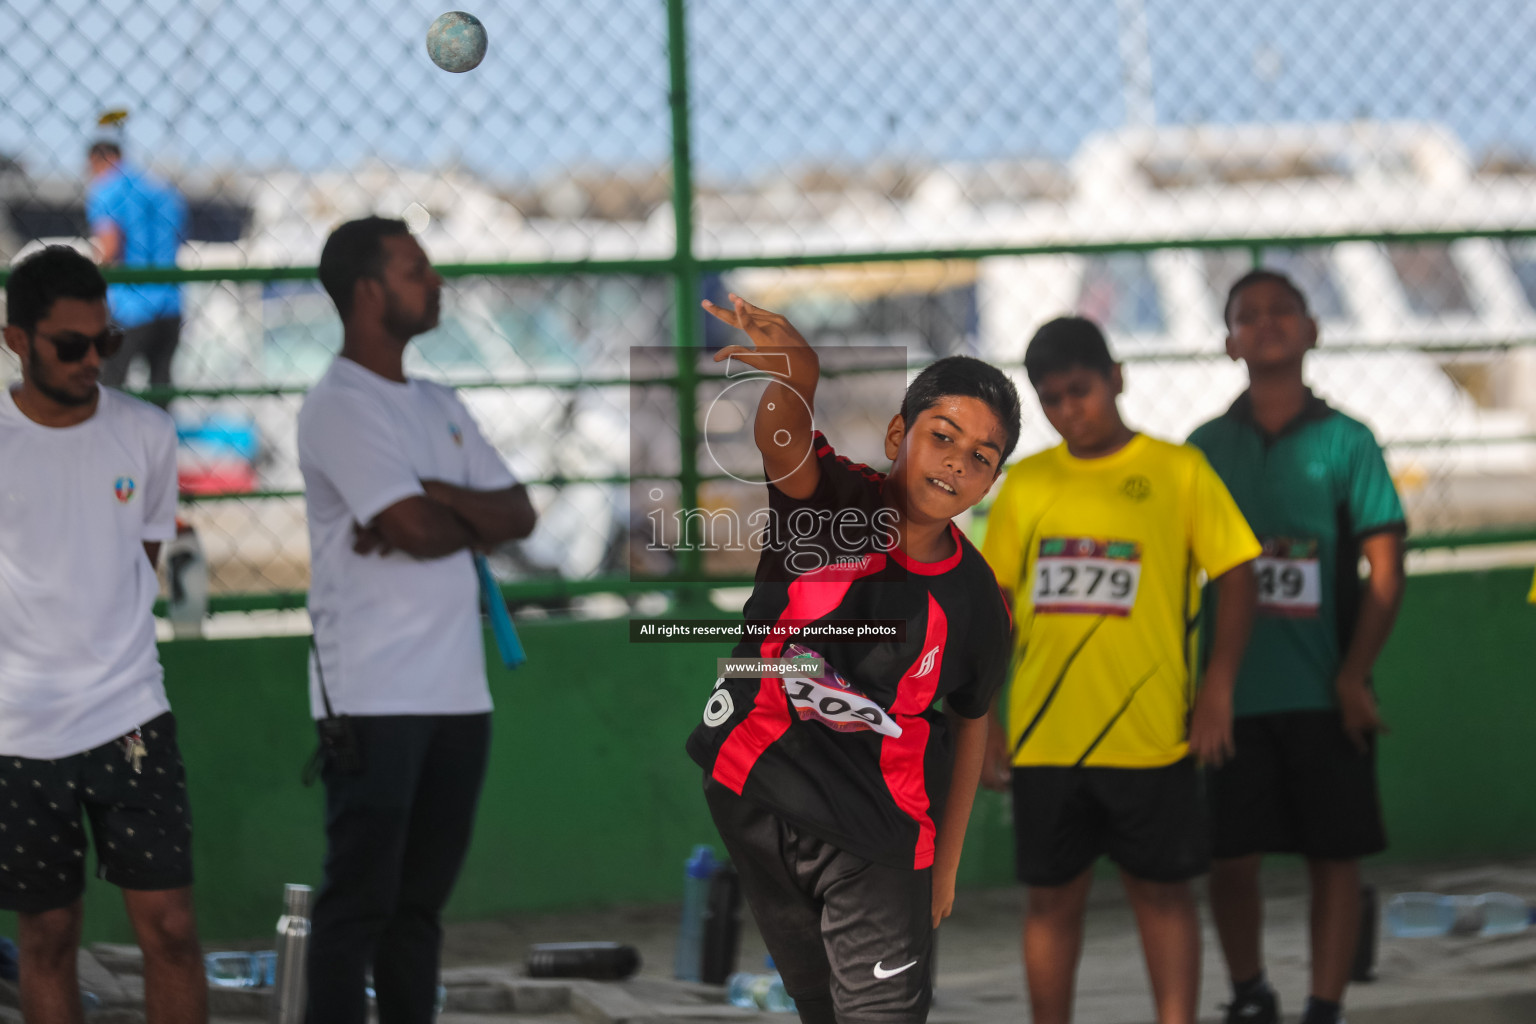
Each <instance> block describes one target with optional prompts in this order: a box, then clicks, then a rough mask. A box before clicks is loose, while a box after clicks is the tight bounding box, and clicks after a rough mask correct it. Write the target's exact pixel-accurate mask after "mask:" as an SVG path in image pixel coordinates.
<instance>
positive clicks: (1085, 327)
mask: <svg viewBox="0 0 1536 1024" xmlns="http://www.w3.org/2000/svg"><path fill="white" fill-rule="evenodd" d="M1079 366H1081V367H1084V368H1085V369H1089V370H1092V371H1093V372H1095V373H1101V374H1104V375H1105V376H1108V375H1109V373H1110V371H1111V370H1113V369H1114V368H1115V357H1114V356H1112V355H1110V354H1109V342H1108V341H1106V340H1104V332H1103V331H1101V330H1099V325H1098V324H1096V323H1094V322H1093V321H1092V320H1089V319H1088V318H1087V317H1083V316H1061V317H1057V318H1056V319H1055V320H1052V321H1051V322H1050V323H1047V324H1044V325H1043V326H1042V327H1041V328H1040V329H1039V330H1038V331H1036V332H1035V336H1034V337H1033V338H1031V339H1030V340H1029V347H1028V348H1026V349H1025V350H1024V373H1025V374H1026V375H1027V376H1028V377H1029V382H1030V383H1031V384H1033V385H1034V386H1035V387H1039V386H1040V381H1041V380H1043V379H1044V378H1045V377H1046V376H1047V375H1049V374H1052V373H1061V372H1063V371H1065V370H1071V369H1075V368H1076V367H1079Z"/></svg>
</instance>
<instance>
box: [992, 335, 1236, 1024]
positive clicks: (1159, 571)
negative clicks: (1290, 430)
mask: <svg viewBox="0 0 1536 1024" xmlns="http://www.w3.org/2000/svg"><path fill="white" fill-rule="evenodd" d="M1024 369H1025V372H1026V373H1027V374H1028V375H1029V380H1030V383H1031V384H1033V385H1034V388H1035V391H1036V393H1037V394H1038V395H1039V398H1040V407H1041V408H1042V409H1043V410H1044V412H1045V415H1046V418H1047V419H1048V420H1049V421H1050V423H1051V426H1052V427H1054V428H1055V429H1056V431H1057V432H1058V433H1059V434H1061V436H1062V443H1061V444H1059V445H1057V446H1056V447H1055V448H1051V449H1048V450H1046V451H1043V452H1040V453H1039V454H1037V455H1033V456H1031V457H1029V458H1027V459H1024V460H1023V461H1021V462H1020V463H1019V464H1018V465H1016V466H1014V467H1013V468H1012V469H1011V470H1009V471H1008V476H1007V479H1006V480H1004V481H1003V486H1002V487H1001V489H1000V490H999V491H998V496H997V503H996V505H995V506H994V507H993V509H992V514H991V521H990V522H989V523H988V526H987V535H986V542H985V544H984V545H983V550H984V551H985V553H986V556H987V560H988V561H989V562H991V564H992V568H993V570H994V571H995V572H996V573H997V577H998V580H999V581H1000V582H1001V583H1002V586H1003V589H1004V590H1005V591H1007V592H1008V593H1010V594H1012V595H1013V602H1014V618H1015V620H1016V621H1017V623H1018V626H1017V637H1018V640H1017V654H1016V656H1015V664H1016V668H1015V670H1014V676H1013V684H1012V688H1011V695H1010V697H1009V701H1008V713H1007V730H1006V732H1005V731H1004V730H1003V728H1002V726H1001V725H1000V724H999V725H997V727H996V728H995V729H994V730H993V732H992V736H991V739H990V741H989V744H988V759H987V760H988V766H987V771H988V775H989V778H988V779H987V780H986V781H987V782H988V784H989V785H992V786H995V787H996V788H999V789H1001V788H1005V787H1006V786H1008V785H1009V784H1010V782H1011V785H1012V791H1013V820H1014V829H1015V832H1016V839H1015V843H1016V857H1017V870H1018V876H1019V880H1020V881H1021V882H1023V883H1024V884H1025V885H1026V886H1028V887H1029V902H1028V908H1027V910H1026V912H1025V917H1024V937H1023V945H1024V973H1025V977H1026V979H1027V981H1028V985H1029V1000H1030V1007H1031V1009H1032V1011H1033V1017H1032V1019H1033V1021H1034V1022H1035V1024H1065V1022H1066V1021H1068V1020H1070V1019H1071V1016H1072V994H1073V985H1074V979H1075V976H1076V973H1077V962H1078V957H1079V954H1080V952H1081V949H1082V938H1083V914H1084V910H1085V907H1086V902H1087V899H1088V890H1089V887H1090V885H1091V883H1092V878H1093V876H1092V868H1093V864H1094V862H1095V861H1097V860H1098V859H1099V857H1100V856H1102V855H1104V854H1108V855H1109V857H1110V859H1111V860H1113V861H1114V862H1115V864H1116V865H1117V866H1118V867H1119V868H1120V875H1121V878H1122V879H1123V880H1124V883H1125V889H1126V894H1127V896H1128V897H1129V898H1130V903H1131V907H1132V909H1133V910H1134V911H1135V914H1136V923H1137V926H1138V927H1139V929H1140V931H1141V940H1142V947H1143V949H1144V950H1145V953H1146V961H1147V971H1148V974H1149V975H1150V976H1151V981H1152V995H1153V999H1154V1002H1155V1003H1156V1006H1157V1019H1158V1021H1159V1022H1160V1024H1194V1020H1195V1009H1196V1002H1197V999H1198V993H1199V985H1200V925H1199V920H1198V918H1197V916H1196V912H1195V901H1194V896H1193V894H1192V892H1191V890H1190V886H1189V880H1190V879H1192V878H1194V877H1195V876H1196V875H1200V874H1203V873H1204V872H1205V870H1206V867H1207V862H1208V856H1209V846H1208V844H1209V835H1208V831H1207V827H1206V807H1205V797H1204V794H1203V792H1202V790H1201V783H1200V776H1199V773H1198V771H1197V768H1196V762H1197V761H1201V762H1205V763H1218V762H1220V761H1221V760H1223V759H1224V758H1226V757H1228V756H1230V754H1231V751H1232V688H1233V684H1234V681H1235V678H1236V674H1237V666H1238V663H1239V660H1240V659H1241V657H1242V651H1243V644H1244V643H1245V642H1246V640H1247V638H1248V628H1249V624H1250V622H1251V619H1252V615H1253V603H1254V578H1253V567H1252V561H1253V559H1254V558H1255V557H1257V555H1258V554H1259V545H1258V542H1257V541H1256V540H1255V539H1254V536H1253V532H1252V531H1251V530H1249V529H1248V524H1247V523H1246V522H1244V520H1243V517H1242V515H1241V513H1239V512H1238V510H1237V506H1236V505H1234V504H1233V502H1232V498H1231V496H1230V495H1228V493H1227V489H1226V488H1225V487H1224V486H1222V483H1221V481H1220V479H1218V478H1217V476H1216V474H1215V473H1214V472H1212V470H1211V467H1210V466H1209V465H1208V464H1207V463H1206V461H1205V458H1204V457H1203V456H1202V455H1201V454H1200V453H1199V452H1198V451H1196V450H1195V449H1193V448H1189V447H1186V446H1183V445H1176V444H1169V443H1167V442H1165V441H1158V440H1154V439H1153V438H1150V437H1147V436H1145V435H1142V434H1138V433H1137V432H1135V431H1134V430H1132V429H1131V428H1130V427H1128V426H1126V424H1125V421H1124V420H1122V419H1121V418H1120V411H1119V408H1118V407H1117V404H1116V399H1117V397H1118V396H1119V394H1120V391H1121V388H1122V379H1121V372H1120V367H1119V365H1118V364H1117V363H1115V361H1114V360H1113V358H1112V357H1111V356H1110V353H1109V346H1108V345H1107V344H1106V343H1105V340H1104V335H1103V334H1102V333H1101V332H1100V331H1099V329H1098V327H1097V326H1095V325H1094V324H1093V323H1092V322H1091V321H1089V320H1084V319H1081V318H1077V317H1069V318H1063V319H1059V320H1053V321H1051V322H1050V323H1048V324H1046V325H1045V326H1044V327H1042V328H1040V330H1039V331H1038V332H1037V333H1036V334H1035V337H1034V339H1033V340H1032V341H1030V343H1029V349H1028V351H1027V352H1026V353H1025V356H1024ZM1197 570H1198V571H1203V572H1204V573H1205V574H1206V575H1207V576H1208V577H1210V578H1211V579H1213V580H1215V581H1216V583H1215V588H1216V591H1217V594H1218V601H1219V603H1220V605H1221V617H1220V625H1219V627H1218V633H1217V635H1216V637H1215V642H1214V649H1213V651H1212V655H1211V660H1210V665H1209V668H1208V669H1207V671H1206V676H1205V680H1204V684H1203V685H1202V687H1201V689H1200V692H1199V694H1198V696H1196V697H1195V698H1194V700H1193V710H1192V713H1191V688H1192V687H1191V682H1192V680H1191V674H1190V670H1189V661H1188V657H1187V654H1188V650H1189V645H1188V638H1189V631H1190V628H1191V625H1192V623H1193V621H1194V609H1193V607H1192V606H1193V601H1192V597H1193V596H1194V595H1195V593H1196V591H1195V590H1194V583H1195V574H1196V572H1197Z"/></svg>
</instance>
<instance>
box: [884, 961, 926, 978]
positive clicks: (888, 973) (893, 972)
mask: <svg viewBox="0 0 1536 1024" xmlns="http://www.w3.org/2000/svg"><path fill="white" fill-rule="evenodd" d="M916 966H917V961H916V960H913V961H912V962H911V963H909V964H904V965H903V966H901V967H896V968H893V969H892V970H889V971H888V970H886V969H885V968H883V967H881V966H880V962H879V961H876V963H875V977H877V978H879V979H880V980H881V981H884V980H885V979H886V978H894V977H896V975H898V974H900V973H901V972H902V971H904V970H906V969H907V968H908V967H916Z"/></svg>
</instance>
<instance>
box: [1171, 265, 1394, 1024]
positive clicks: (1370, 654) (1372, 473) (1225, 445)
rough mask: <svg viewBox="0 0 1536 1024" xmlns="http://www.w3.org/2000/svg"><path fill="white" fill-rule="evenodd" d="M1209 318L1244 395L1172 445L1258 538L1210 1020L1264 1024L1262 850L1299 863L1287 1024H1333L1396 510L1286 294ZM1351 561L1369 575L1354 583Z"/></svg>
mask: <svg viewBox="0 0 1536 1024" xmlns="http://www.w3.org/2000/svg"><path fill="white" fill-rule="evenodd" d="M1225 316H1226V322H1227V354H1228V355H1230V356H1231V357H1232V358H1233V359H1240V360H1242V361H1243V362H1244V363H1245V364H1247V367H1248V390H1247V391H1245V392H1244V393H1243V394H1242V395H1240V396H1238V399H1237V401H1236V402H1234V403H1233V404H1232V408H1230V409H1228V410H1227V412H1226V414H1225V415H1223V416H1220V417H1218V418H1217V419H1214V420H1212V421H1211V422H1209V423H1207V424H1205V425H1204V426H1202V427H1200V428H1199V429H1198V430H1196V431H1195V432H1194V434H1193V435H1192V436H1191V437H1190V439H1189V441H1190V444H1192V445H1195V446H1196V447H1198V448H1200V449H1201V450H1202V451H1204V452H1205V454H1206V457H1207V458H1209V459H1210V460H1211V465H1212V466H1214V467H1215V469H1216V472H1217V473H1219V474H1220V475H1221V478H1222V480H1224V481H1225V482H1226V485H1227V487H1228V488H1230V489H1231V491H1232V496H1233V497H1234V498H1235V499H1237V504H1238V507H1239V508H1241V509H1242V510H1243V514H1244V515H1246V516H1247V517H1248V521H1249V522H1250V523H1252V524H1253V528H1254V529H1255V530H1256V531H1257V532H1258V534H1259V536H1260V537H1261V538H1262V539H1263V543H1264V555H1263V557H1262V558H1260V559H1259V562H1258V580H1259V608H1258V618H1257V620H1256V621H1255V623H1254V626H1253V641H1252V643H1250V644H1249V645H1248V653H1247V655H1246V656H1245V657H1244V658H1243V662H1242V668H1241V670H1240V671H1239V673H1238V680H1237V696H1236V705H1235V706H1236V713H1237V723H1236V726H1235V727H1234V731H1235V736H1236V740H1237V756H1236V757H1235V758H1233V759H1232V761H1230V762H1229V763H1228V764H1226V765H1224V766H1223V767H1222V768H1221V769H1220V770H1219V771H1218V772H1217V773H1216V774H1215V775H1214V777H1213V778H1212V782H1211V789H1212V797H1213V807H1214V825H1215V844H1214V855H1215V864H1214V866H1213V869H1212V871H1211V910H1212V911H1213V913H1214V916H1215V918H1216V929H1217V931H1218V932H1219V933H1220V936H1221V945H1222V950H1223V951H1224V952H1225V953H1226V958H1227V968H1228V970H1229V971H1230V972H1231V974H1232V987H1233V992H1234V997H1233V1000H1232V1002H1231V1004H1229V1006H1228V1009H1227V1020H1228V1021H1231V1022H1240V1024H1275V1022H1278V1021H1279V1019H1280V1008H1279V1005H1278V1000H1277V998H1276V996H1275V993H1274V990H1273V989H1271V988H1270V987H1269V983H1268V982H1267V981H1266V980H1265V978H1264V960H1263V950H1262V947H1261V945H1260V941H1259V938H1260V927H1261V925H1262V923H1263V902H1262V898H1261V896H1260V892H1259V864H1260V861H1261V860H1262V859H1263V856H1264V854H1266V853H1299V854H1301V855H1302V856H1303V857H1305V858H1306V859H1307V869H1308V872H1309V874H1310V876H1311V883H1312V985H1311V993H1310V998H1309V999H1308V1001H1307V1007H1306V1010H1305V1012H1304V1014H1303V1016H1302V1018H1301V1020H1302V1021H1303V1024H1335V1022H1337V1021H1338V1020H1339V1006H1340V1003H1341V1002H1342V1001H1343V998H1344V986H1345V984H1346V983H1347V982H1348V980H1349V972H1350V967H1351V965H1352V963H1353V961H1354V953H1355V938H1356V933H1357V932H1358V931H1359V928H1360V858H1361V857H1364V856H1366V855H1367V854H1372V853H1378V852H1380V851H1381V850H1383V849H1385V847H1386V836H1385V834H1384V832H1383V830H1382V824H1381V805H1380V801H1379V799H1378V797H1377V792H1376V744H1375V734H1376V732H1377V730H1378V729H1380V727H1381V722H1380V719H1379V718H1378V717H1377V714H1376V698H1375V696H1374V695H1373V694H1372V692H1371V684H1370V679H1371V666H1372V665H1373V664H1375V661H1376V656H1377V654H1379V653H1380V652H1381V648H1382V645H1383V644H1385V643H1386V641H1387V635H1388V634H1389V633H1390V632H1391V630H1392V622H1393V620H1394V619H1395V618H1396V616H1397V609H1398V604H1399V603H1400V601H1401V600H1402V595H1403V534H1404V532H1405V529H1404V520H1403V508H1402V505H1401V504H1400V503H1399V501H1398V497H1397V491H1396V490H1395V489H1394V488H1393V486H1392V478H1391V476H1390V475H1389V474H1388V472H1387V465H1386V462H1385V461H1384V460H1383V459H1382V456H1381V449H1380V447H1378V446H1377V444H1376V438H1375V437H1373V436H1372V435H1371V431H1370V428H1368V427H1366V426H1365V425H1364V424H1362V423H1360V422H1359V421H1358V420H1354V419H1351V418H1350V417H1348V416H1346V415H1344V414H1343V413H1341V412H1339V411H1337V410H1336V409H1332V408H1330V407H1329V406H1328V403H1326V402H1324V401H1323V400H1322V399H1320V398H1318V397H1316V396H1315V395H1313V394H1312V392H1311V391H1310V390H1308V388H1307V386H1306V384H1305V383H1304V382H1303V380H1302V362H1303V360H1304V359H1305V358H1306V354H1307V352H1308V351H1310V350H1311V349H1312V348H1313V346H1315V345H1316V344H1317V322H1316V321H1315V320H1313V319H1312V317H1311V316H1309V315H1308V313H1307V302H1306V298H1305V297H1304V296H1303V295H1302V293H1301V291H1300V289H1298V288H1297V287H1296V285H1294V284H1293V283H1292V282H1291V281H1290V279H1289V278H1287V277H1285V276H1284V275H1282V274H1278V273H1275V272H1274V271H1271V270H1255V271H1253V272H1252V273H1250V274H1248V275H1246V276H1244V277H1242V278H1240V279H1239V280H1238V281H1237V283H1236V284H1234V285H1233V286H1232V290H1231V292H1230V293H1228V296H1227V305H1226V310H1225ZM1362 555H1363V556H1364V557H1365V559H1366V561H1367V562H1368V563H1369V564H1370V567H1371V576H1370V580H1369V582H1368V583H1367V584H1366V585H1365V586H1364V587H1363V588H1362V586H1361V584H1360V580H1359V578H1358V574H1357V566H1358V565H1359V564H1360V558H1361V556H1362ZM1224 613H1225V609H1218V612H1217V627H1216V628H1217V629H1218V630H1220V629H1221V628H1222V627H1221V622H1220V617H1221V615H1223V614H1224Z"/></svg>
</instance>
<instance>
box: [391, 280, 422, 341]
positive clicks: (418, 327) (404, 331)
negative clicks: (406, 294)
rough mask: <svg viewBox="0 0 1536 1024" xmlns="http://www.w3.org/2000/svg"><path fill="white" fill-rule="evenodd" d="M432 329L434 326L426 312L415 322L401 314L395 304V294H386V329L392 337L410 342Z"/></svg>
mask: <svg viewBox="0 0 1536 1024" xmlns="http://www.w3.org/2000/svg"><path fill="white" fill-rule="evenodd" d="M432 327H433V324H432V323H431V320H430V318H429V316H428V315H427V313H426V311H423V312H422V314H421V316H419V317H417V318H416V319H414V320H413V319H411V318H410V317H407V316H406V315H405V314H404V313H403V312H401V310H400V307H399V306H398V305H397V304H396V303H395V296H394V294H393V293H391V292H387V291H386V292H385V293H384V329H385V330H386V331H388V332H389V333H390V335H391V336H393V337H396V338H399V339H401V340H402V341H410V340H411V339H412V338H414V337H416V336H417V335H418V334H426V333H427V332H428V331H430V330H431V329H432Z"/></svg>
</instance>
